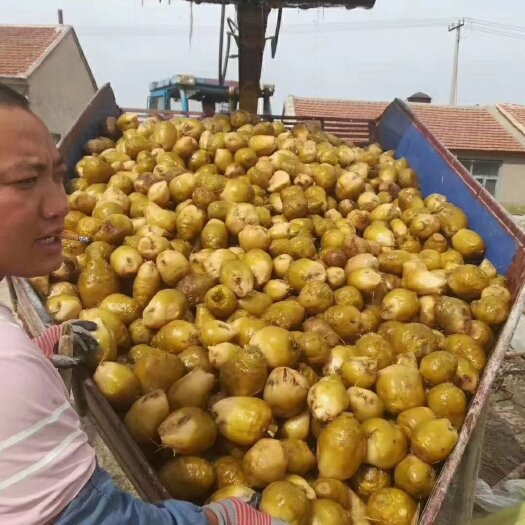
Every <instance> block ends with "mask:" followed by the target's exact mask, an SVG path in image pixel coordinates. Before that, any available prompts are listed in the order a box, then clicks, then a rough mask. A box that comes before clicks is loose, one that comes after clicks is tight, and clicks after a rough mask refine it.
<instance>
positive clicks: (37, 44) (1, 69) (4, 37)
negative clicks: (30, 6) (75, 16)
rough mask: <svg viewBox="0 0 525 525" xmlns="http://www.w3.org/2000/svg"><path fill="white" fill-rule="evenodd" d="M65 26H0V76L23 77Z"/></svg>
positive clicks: (44, 53) (62, 31) (62, 32)
mask: <svg viewBox="0 0 525 525" xmlns="http://www.w3.org/2000/svg"><path fill="white" fill-rule="evenodd" d="M67 30H68V27H67V26H54V27H51V26H27V27H24V26H0V77H9V78H25V77H26V76H27V74H28V73H29V72H30V70H31V69H32V68H33V66H35V65H36V64H37V63H38V62H39V61H40V60H41V59H42V58H43V57H44V56H45V55H46V53H47V52H48V51H49V50H50V49H51V48H52V46H53V44H54V43H56V42H57V41H58V40H59V39H60V38H61V37H62V36H63V34H64V33H65V32H66V31H67Z"/></svg>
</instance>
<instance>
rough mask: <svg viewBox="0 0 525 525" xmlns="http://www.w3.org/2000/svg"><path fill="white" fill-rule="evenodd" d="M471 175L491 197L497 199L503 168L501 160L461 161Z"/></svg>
mask: <svg viewBox="0 0 525 525" xmlns="http://www.w3.org/2000/svg"><path fill="white" fill-rule="evenodd" d="M459 162H461V164H463V166H465V168H466V169H467V170H468V171H469V172H470V173H471V175H472V176H473V177H474V178H475V179H476V180H477V181H478V182H479V183H480V184H481V185H482V186H484V187H485V188H486V189H487V190H488V191H489V193H490V194H491V195H493V196H494V197H497V194H498V176H499V169H500V167H501V161H499V160H480V159H459Z"/></svg>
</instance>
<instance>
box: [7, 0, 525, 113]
mask: <svg viewBox="0 0 525 525" xmlns="http://www.w3.org/2000/svg"><path fill="white" fill-rule="evenodd" d="M59 8H61V9H62V10H63V12H64V22H65V23H66V24H71V25H73V26H74V27H75V30H76V32H77V35H78V38H79V41H80V43H81V45H82V48H83V50H84V53H85V55H86V57H87V59H88V62H89V64H90V66H91V69H92V71H93V73H94V76H95V79H96V81H97V82H98V84H99V85H102V84H104V83H106V82H110V83H111V85H112V86H113V89H114V90H115V93H116V97H117V101H118V103H119V104H120V105H121V106H122V107H145V105H146V98H147V95H148V85H149V83H150V82H151V81H155V80H161V79H163V78H166V77H169V76H172V75H175V74H180V73H184V74H193V75H196V76H204V77H208V78H217V75H218V74H217V70H218V42H219V25H220V7H219V6H216V5H205V4H200V5H196V4H190V2H187V1H183V0H172V1H171V5H170V4H168V2H167V0H162V3H159V1H158V0H0V21H1V23H4V24H5V23H7V24H55V23H56V22H57V10H58V9H59ZM227 14H228V16H230V17H232V18H235V11H234V8H233V7H231V6H230V7H229V8H228V12H227ZM460 18H468V19H473V20H476V21H480V22H474V23H472V22H467V25H466V27H465V29H464V30H463V33H462V39H461V44H460V57H459V78H458V104H466V105H472V104H494V103H497V102H512V103H519V104H525V7H524V6H523V0H498V2H494V1H493V0H376V6H375V7H374V9H371V10H363V9H354V10H345V9H340V8H330V9H310V10H299V9H285V10H284V12H283V21H282V27H281V33H280V36H279V43H278V48H277V54H276V57H275V58H274V59H272V58H271V54H270V49H269V46H268V47H267V48H266V51H265V56H264V65H263V73H262V78H261V81H262V82H264V83H269V84H274V85H275V95H274V97H273V101H272V107H273V112H274V113H276V114H278V113H281V111H282V106H283V102H284V100H285V99H286V97H287V96H288V95H295V96H302V97H323V98H334V99H354V100H384V101H389V100H392V99H393V98H395V97H399V98H402V99H406V97H408V96H409V95H411V94H412V93H414V92H416V91H423V92H425V93H428V94H429V95H430V96H431V97H432V100H433V102H435V103H438V104H447V103H448V101H449V93H450V83H451V73H452V62H453V53H454V42H455V40H454V37H455V32H452V33H451V32H449V31H448V23H450V22H453V21H455V20H458V19H460ZM190 21H192V24H191V23H190ZM275 21H276V13H275V12H272V14H271V15H270V18H269V22H268V29H267V36H271V35H273V32H274V29H275ZM498 24H502V25H505V26H515V29H514V30H513V31H512V32H511V33H510V35H511V36H509V31H510V30H509V29H508V28H507V27H503V26H502V25H498ZM190 27H192V31H191V39H190ZM475 28H477V29H478V30H476V29H475ZM479 29H482V31H479ZM227 77H228V78H229V79H232V80H236V79H237V60H236V59H230V62H229V69H228V75H227ZM64 81H67V79H64Z"/></svg>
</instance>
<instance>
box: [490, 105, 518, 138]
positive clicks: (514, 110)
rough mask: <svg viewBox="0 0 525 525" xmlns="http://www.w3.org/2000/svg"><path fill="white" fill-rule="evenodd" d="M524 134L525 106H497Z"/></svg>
mask: <svg viewBox="0 0 525 525" xmlns="http://www.w3.org/2000/svg"><path fill="white" fill-rule="evenodd" d="M496 107H497V108H498V109H499V110H500V111H502V113H503V114H504V115H505V116H506V117H510V120H511V122H512V123H513V124H514V125H515V126H516V127H518V129H520V130H521V131H522V132H525V106H521V105H520V104H498V105H497V106H496Z"/></svg>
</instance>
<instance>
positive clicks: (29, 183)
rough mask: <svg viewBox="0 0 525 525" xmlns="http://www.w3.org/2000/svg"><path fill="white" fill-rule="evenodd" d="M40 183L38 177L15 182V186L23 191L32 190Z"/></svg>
mask: <svg viewBox="0 0 525 525" xmlns="http://www.w3.org/2000/svg"><path fill="white" fill-rule="evenodd" d="M37 182H38V177H30V178H27V179H21V180H17V181H16V182H13V186H15V187H17V188H21V189H28V188H32V187H33V186H34V185H35V184H36V183H37Z"/></svg>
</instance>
